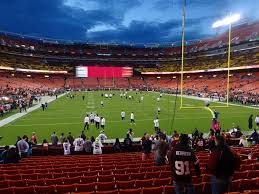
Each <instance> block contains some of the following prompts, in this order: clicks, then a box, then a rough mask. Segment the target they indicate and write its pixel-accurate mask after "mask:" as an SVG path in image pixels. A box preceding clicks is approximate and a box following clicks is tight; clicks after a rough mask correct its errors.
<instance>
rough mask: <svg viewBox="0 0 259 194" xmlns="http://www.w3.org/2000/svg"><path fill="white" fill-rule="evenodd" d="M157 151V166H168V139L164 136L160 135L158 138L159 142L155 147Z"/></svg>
mask: <svg viewBox="0 0 259 194" xmlns="http://www.w3.org/2000/svg"><path fill="white" fill-rule="evenodd" d="M155 150H156V153H155V164H156V165H157V166H161V165H164V164H166V156H167V152H168V150H169V145H168V143H167V142H166V137H165V136H164V135H160V136H159V137H158V142H157V144H156V146H155Z"/></svg>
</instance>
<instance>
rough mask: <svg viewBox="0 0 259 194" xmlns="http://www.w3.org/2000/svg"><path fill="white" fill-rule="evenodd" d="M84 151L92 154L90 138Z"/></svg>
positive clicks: (85, 144)
mask: <svg viewBox="0 0 259 194" xmlns="http://www.w3.org/2000/svg"><path fill="white" fill-rule="evenodd" d="M84 150H85V152H86V153H88V154H90V153H92V142H91V140H89V139H88V138H86V140H85V142H84Z"/></svg>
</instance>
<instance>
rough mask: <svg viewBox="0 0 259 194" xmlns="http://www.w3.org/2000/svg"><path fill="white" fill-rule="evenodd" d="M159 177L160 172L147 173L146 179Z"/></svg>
mask: <svg viewBox="0 0 259 194" xmlns="http://www.w3.org/2000/svg"><path fill="white" fill-rule="evenodd" d="M159 175H160V172H147V173H146V178H147V179H152V178H158V177H159Z"/></svg>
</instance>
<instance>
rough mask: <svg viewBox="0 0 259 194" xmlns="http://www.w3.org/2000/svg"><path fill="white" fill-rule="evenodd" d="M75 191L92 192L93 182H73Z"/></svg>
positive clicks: (93, 188)
mask: <svg viewBox="0 0 259 194" xmlns="http://www.w3.org/2000/svg"><path fill="white" fill-rule="evenodd" d="M73 187H74V190H75V191H76V192H92V191H94V190H95V183H88V184H73Z"/></svg>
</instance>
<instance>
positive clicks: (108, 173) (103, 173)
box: [99, 170, 113, 176]
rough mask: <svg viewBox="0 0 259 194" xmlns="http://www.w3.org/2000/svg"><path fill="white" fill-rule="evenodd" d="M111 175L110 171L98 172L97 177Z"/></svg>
mask: <svg viewBox="0 0 259 194" xmlns="http://www.w3.org/2000/svg"><path fill="white" fill-rule="evenodd" d="M111 174H113V171H112V170H101V171H99V176H102V175H111Z"/></svg>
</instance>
